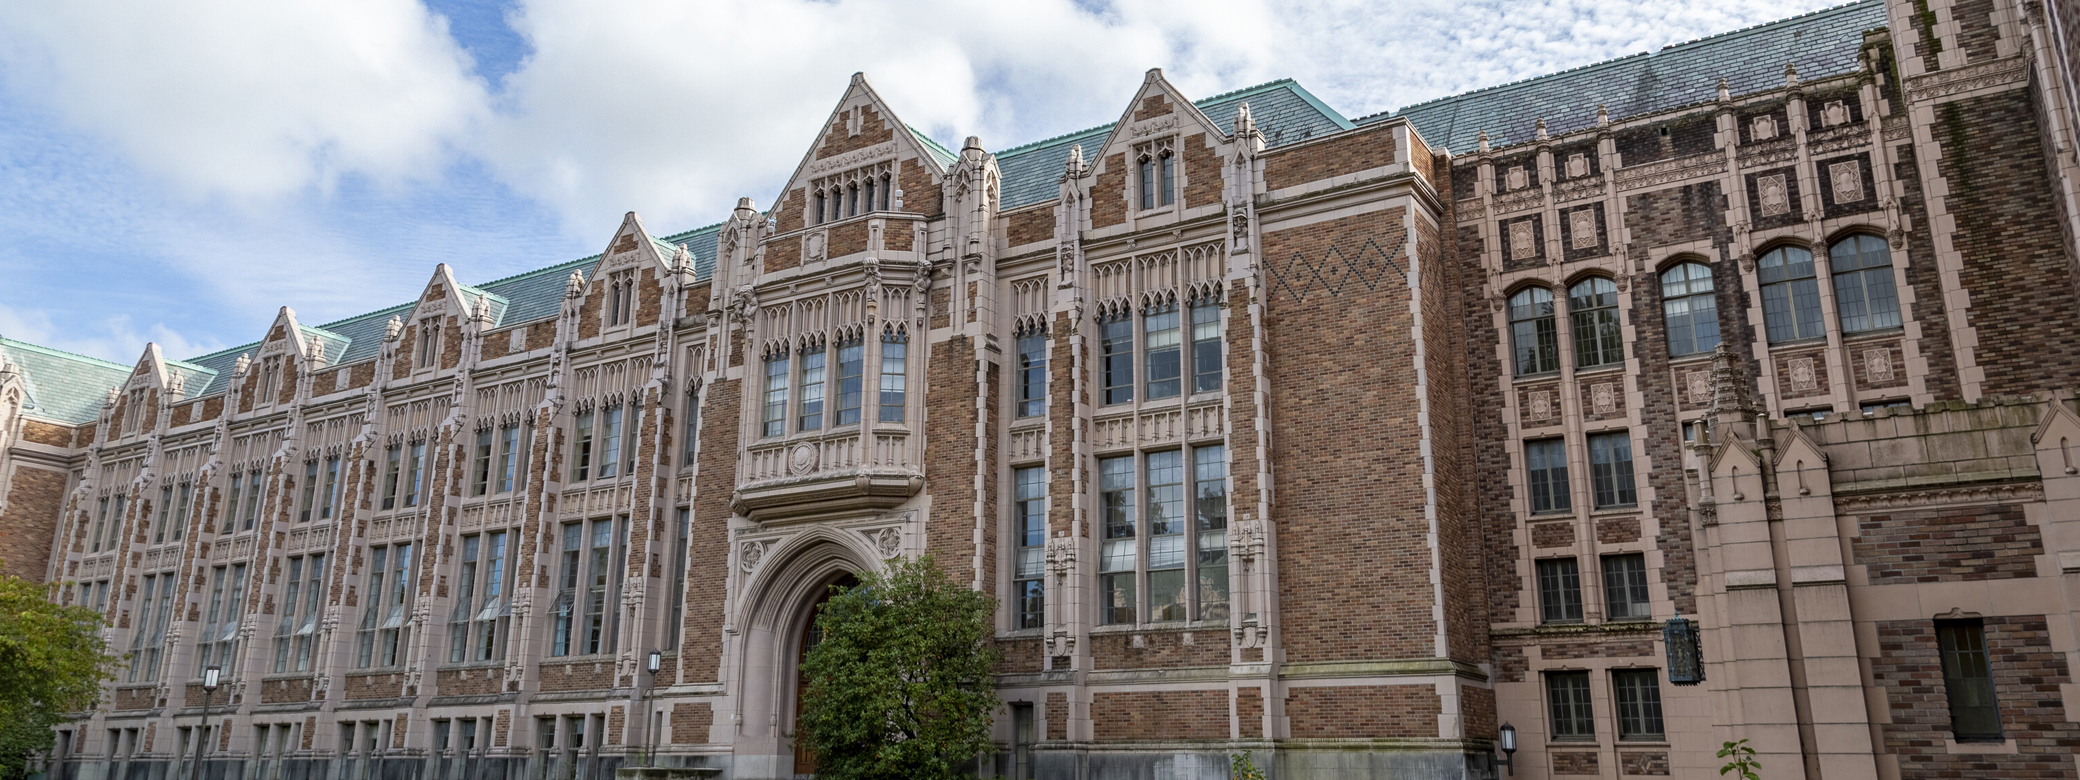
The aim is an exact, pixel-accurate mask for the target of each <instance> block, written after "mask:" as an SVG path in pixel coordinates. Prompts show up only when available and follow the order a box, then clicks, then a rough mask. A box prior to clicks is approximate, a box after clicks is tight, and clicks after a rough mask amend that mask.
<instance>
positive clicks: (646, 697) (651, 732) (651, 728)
mask: <svg viewBox="0 0 2080 780" xmlns="http://www.w3.org/2000/svg"><path fill="white" fill-rule="evenodd" d="M663 665H664V653H662V652H660V651H657V650H652V651H650V657H649V658H648V659H646V660H645V661H644V662H643V668H644V669H646V670H648V671H649V672H650V687H648V688H645V689H643V709H644V710H646V711H647V710H649V709H650V708H651V706H652V705H651V703H650V694H652V693H655V692H656V691H657V670H658V668H659V667H661V666H663ZM644 718H645V720H646V721H647V722H646V723H645V724H644V728H643V731H645V732H647V734H646V736H648V737H649V738H650V744H649V746H648V747H647V748H646V749H645V750H644V751H643V762H644V763H645V764H647V765H649V766H652V767H655V766H657V730H658V728H659V727H660V726H662V725H663V724H661V723H658V722H657V720H658V719H657V718H656V717H654V716H652V715H650V714H649V713H648V712H645V714H644Z"/></svg>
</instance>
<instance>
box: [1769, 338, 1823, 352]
mask: <svg viewBox="0 0 2080 780" xmlns="http://www.w3.org/2000/svg"><path fill="white" fill-rule="evenodd" d="M1826 343H1827V336H1825V335H1820V336H1807V337H1805V338H1802V339H1790V340H1788V341H1772V342H1770V343H1769V348H1770V350H1771V351H1775V350H1779V349H1785V348H1789V347H1812V346H1819V345H1821V344H1826Z"/></svg>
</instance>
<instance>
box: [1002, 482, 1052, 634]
mask: <svg viewBox="0 0 2080 780" xmlns="http://www.w3.org/2000/svg"><path fill="white" fill-rule="evenodd" d="M1011 481H1012V483H1013V485H1014V486H1015V487H1014V489H1015V490H1016V491H1017V492H1016V493H1015V497H1014V499H1013V501H1012V504H1011V518H1012V520H1011V522H1012V526H1013V527H1012V529H1011V530H1012V535H1013V539H1015V540H1016V543H1017V547H1018V552H1017V553H1016V555H1017V556H1018V561H1017V565H1016V567H1015V568H1014V570H1013V574H1012V577H1013V578H1014V579H1013V581H1012V583H1011V590H1012V593H1013V594H1014V595H1013V596H1012V599H1013V602H1014V603H1015V604H1017V605H1018V613H1017V614H1018V618H1017V621H1016V623H1015V624H1014V625H1016V626H1017V627H1018V628H1039V627H1041V626H1042V625H1043V624H1044V623H1045V622H1046V620H1047V614H1046V607H1047V600H1046V582H1045V578H1046V557H1047V550H1046V544H1047V474H1046V470H1045V469H1042V468H1040V467H1038V466H1035V467H1032V468H1022V469H1018V470H1016V471H1015V472H1013V474H1012V478H1011Z"/></svg>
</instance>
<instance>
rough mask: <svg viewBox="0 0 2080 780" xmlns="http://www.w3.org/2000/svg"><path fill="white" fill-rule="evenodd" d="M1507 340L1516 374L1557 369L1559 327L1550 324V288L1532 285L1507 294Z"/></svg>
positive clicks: (1558, 365) (1551, 301)
mask: <svg viewBox="0 0 2080 780" xmlns="http://www.w3.org/2000/svg"><path fill="white" fill-rule="evenodd" d="M1509 333H1510V343H1511V344H1512V345H1514V347H1515V349H1516V356H1517V376H1530V375H1532V374H1544V373H1550V372H1553V371H1558V370H1560V331H1559V330H1557V329H1555V328H1554V326H1553V292H1552V291H1551V290H1547V289H1545V288H1543V287H1532V288H1528V289H1525V290H1523V291H1521V292H1518V293H1517V294H1516V295H1512V296H1510V298H1509Z"/></svg>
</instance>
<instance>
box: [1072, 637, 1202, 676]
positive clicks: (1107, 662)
mask: <svg viewBox="0 0 2080 780" xmlns="http://www.w3.org/2000/svg"><path fill="white" fill-rule="evenodd" d="M1187 636H1189V637H1191V639H1192V644H1185V637H1187ZM1137 639H1138V640H1139V641H1140V643H1141V646H1140V647H1136V646H1135V641H1136V640H1137ZM1090 641H1091V665H1092V666H1093V667H1095V668H1098V669H1154V668H1160V667H1178V666H1226V665H1227V664H1228V659H1229V657H1230V656H1229V653H1228V632H1226V631H1220V630H1214V631H1151V632H1145V633H1135V634H1111V633H1107V634H1097V635H1093V636H1092V637H1091V640H1090Z"/></svg>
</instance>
